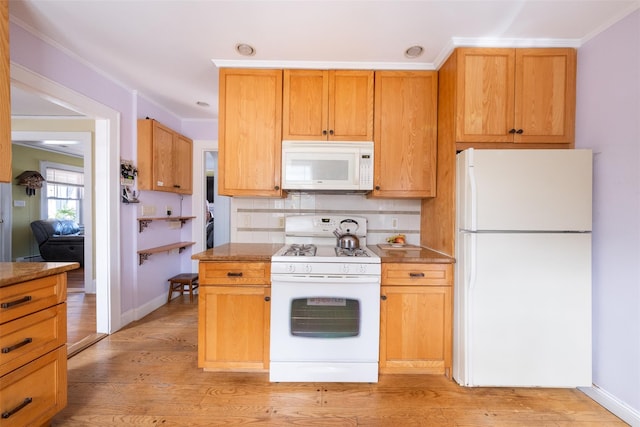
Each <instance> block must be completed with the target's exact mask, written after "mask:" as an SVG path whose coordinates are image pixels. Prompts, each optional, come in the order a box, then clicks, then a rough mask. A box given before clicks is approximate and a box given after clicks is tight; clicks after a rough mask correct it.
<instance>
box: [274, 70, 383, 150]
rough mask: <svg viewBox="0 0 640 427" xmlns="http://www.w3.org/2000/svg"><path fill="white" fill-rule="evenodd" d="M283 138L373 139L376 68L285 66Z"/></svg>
mask: <svg viewBox="0 0 640 427" xmlns="http://www.w3.org/2000/svg"><path fill="white" fill-rule="evenodd" d="M282 129H283V131H282V132H283V139H285V140H316V141H317V140H329V141H331V140H333V141H371V140H372V139H373V71H366V70H365V71H359V70H355V71H354V70H330V71H327V70H284V101H283V120H282Z"/></svg>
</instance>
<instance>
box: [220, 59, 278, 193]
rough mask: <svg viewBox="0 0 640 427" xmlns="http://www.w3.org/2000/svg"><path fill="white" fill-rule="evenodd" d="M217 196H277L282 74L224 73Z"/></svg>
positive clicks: (229, 70)
mask: <svg viewBox="0 0 640 427" xmlns="http://www.w3.org/2000/svg"><path fill="white" fill-rule="evenodd" d="M218 131H219V147H220V148H219V153H218V161H219V164H220V170H219V175H220V179H219V180H218V189H219V190H218V192H219V193H220V194H222V195H226V196H266V197H279V196H281V194H282V191H281V190H280V157H281V147H282V71H281V70H256V69H221V70H220V117H219V129H218Z"/></svg>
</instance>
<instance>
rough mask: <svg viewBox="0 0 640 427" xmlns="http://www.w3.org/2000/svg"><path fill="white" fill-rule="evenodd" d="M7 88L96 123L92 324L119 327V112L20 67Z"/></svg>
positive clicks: (108, 329)
mask: <svg viewBox="0 0 640 427" xmlns="http://www.w3.org/2000/svg"><path fill="white" fill-rule="evenodd" d="M11 84H12V85H15V86H18V87H21V88H23V89H25V90H27V91H30V92H34V93H37V94H39V95H41V96H43V97H44V98H46V99H48V100H51V101H52V102H55V103H57V104H59V105H62V106H65V107H67V108H69V109H71V110H73V111H78V112H81V113H83V114H86V115H87V116H88V117H90V118H93V119H95V158H96V159H100V161H99V162H94V165H95V167H94V176H95V182H94V185H95V187H94V188H95V191H96V194H100V197H96V198H95V218H96V223H97V224H102V225H101V226H100V227H96V232H95V243H96V253H95V258H96V301H97V302H99V303H97V304H96V320H97V332H98V333H112V332H114V331H116V330H118V329H120V328H121V327H122V325H123V323H122V321H121V320H122V319H121V314H120V312H121V305H120V276H119V275H120V236H119V230H120V209H119V208H120V185H119V174H120V113H119V112H117V111H115V110H113V109H112V108H109V107H107V106H105V105H103V104H100V103H99V102H97V101H95V100H93V99H91V98H88V97H86V96H85V95H82V94H80V93H78V92H76V91H74V90H72V89H70V88H68V87H65V86H62V85H60V84H58V83H56V82H54V81H52V80H49V79H47V78H46V77H44V76H42V75H40V74H37V73H35V72H33V71H31V70H29V69H27V68H25V67H23V66H21V65H18V64H15V63H13V62H12V63H11Z"/></svg>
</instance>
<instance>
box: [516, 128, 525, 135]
mask: <svg viewBox="0 0 640 427" xmlns="http://www.w3.org/2000/svg"><path fill="white" fill-rule="evenodd" d="M523 132H524V131H523V130H522V129H518V130H517V131H516V133H517V134H518V135H520V134H522V133H523Z"/></svg>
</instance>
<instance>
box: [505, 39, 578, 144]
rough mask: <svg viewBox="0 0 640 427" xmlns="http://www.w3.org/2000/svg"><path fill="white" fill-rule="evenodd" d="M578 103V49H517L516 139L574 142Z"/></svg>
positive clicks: (520, 140)
mask: <svg viewBox="0 0 640 427" xmlns="http://www.w3.org/2000/svg"><path fill="white" fill-rule="evenodd" d="M575 104H576V51H575V49H516V78H515V129H516V134H515V136H514V142H519V143H527V142H529V143H572V142H573V141H574V133H575ZM520 130H522V133H520Z"/></svg>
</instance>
